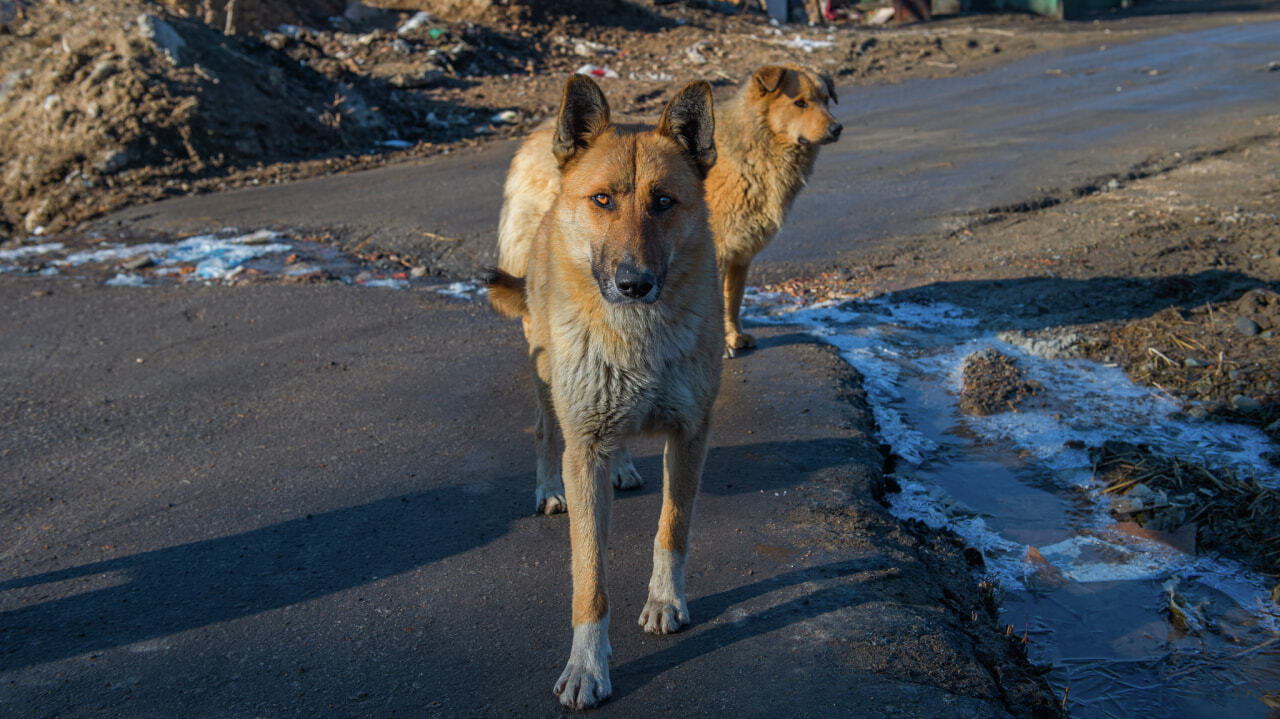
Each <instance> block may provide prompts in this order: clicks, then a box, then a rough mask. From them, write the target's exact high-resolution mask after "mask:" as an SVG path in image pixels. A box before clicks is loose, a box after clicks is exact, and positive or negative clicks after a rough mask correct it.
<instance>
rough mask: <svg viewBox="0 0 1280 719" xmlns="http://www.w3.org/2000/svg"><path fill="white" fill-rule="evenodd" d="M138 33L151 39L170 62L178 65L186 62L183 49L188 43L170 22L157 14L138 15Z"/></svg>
mask: <svg viewBox="0 0 1280 719" xmlns="http://www.w3.org/2000/svg"><path fill="white" fill-rule="evenodd" d="M138 34H139V35H141V36H142V37H143V39H145V40H148V41H150V42H151V44H152V45H154V46H155V48H156V49H157V50H159V51H160V52H161V54H163V55H164V56H165V57H166V58H168V60H169V62H171V63H173V64H174V65H178V66H181V65H184V64H186V63H185V59H186V58H185V55H184V52H183V50H184V49H185V48H186V46H187V43H186V41H185V40H183V39H182V36H181V35H179V34H178V31H177V30H175V29H173V26H172V25H170V24H169V23H167V22H165V21H164V20H161V19H160V18H158V17H156V16H155V15H151V14H149V13H142V14H141V15H139V16H138Z"/></svg>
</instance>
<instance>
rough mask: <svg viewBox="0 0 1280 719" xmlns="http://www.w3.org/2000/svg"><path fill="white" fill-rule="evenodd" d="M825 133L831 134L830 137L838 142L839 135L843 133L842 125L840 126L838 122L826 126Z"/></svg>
mask: <svg viewBox="0 0 1280 719" xmlns="http://www.w3.org/2000/svg"><path fill="white" fill-rule="evenodd" d="M827 132H828V133H830V134H831V137H833V138H835V139H837V140H838V139H840V133H841V132H844V125H841V124H840V123H838V122H833V123H831V124H830V125H827Z"/></svg>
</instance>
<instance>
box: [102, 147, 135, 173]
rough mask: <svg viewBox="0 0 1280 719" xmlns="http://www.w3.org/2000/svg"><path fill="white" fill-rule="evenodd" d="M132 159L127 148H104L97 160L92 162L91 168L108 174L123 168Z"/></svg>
mask: <svg viewBox="0 0 1280 719" xmlns="http://www.w3.org/2000/svg"><path fill="white" fill-rule="evenodd" d="M132 161H133V153H131V152H129V151H128V150H120V149H111V150H104V151H103V152H102V154H101V155H99V156H98V161H97V162H95V163H94V165H93V169H95V170H97V171H98V172H101V173H102V174H104V175H110V174H113V173H116V172H119V171H120V170H122V169H124V168H125V166H126V165H128V164H129V163H130V162H132Z"/></svg>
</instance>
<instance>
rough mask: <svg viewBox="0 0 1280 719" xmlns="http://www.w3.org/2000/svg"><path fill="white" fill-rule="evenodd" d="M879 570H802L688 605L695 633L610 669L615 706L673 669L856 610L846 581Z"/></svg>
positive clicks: (839, 566)
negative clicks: (775, 597) (741, 607)
mask: <svg viewBox="0 0 1280 719" xmlns="http://www.w3.org/2000/svg"><path fill="white" fill-rule="evenodd" d="M883 565H884V558H883V557H878V556H875V557H864V558H858V559H849V560H844V561H840V562H833V563H830V564H823V565H818V566H814V567H806V568H803V569H796V570H794V571H791V572H787V573H785V574H780V575H777V576H774V577H770V578H768V579H762V580H760V581H758V582H755V583H753V584H747V585H743V586H739V587H734V588H732V589H727V590H725V591H722V592H717V593H715V594H711V595H708V596H705V597H699V598H698V599H695V600H693V601H691V602H690V603H689V614H690V615H691V616H692V617H693V618H694V621H695V625H694V627H695V631H693V632H689V631H688V630H686V632H685V633H681V634H678V635H675V636H673V637H669V639H671V640H672V641H671V643H670V644H669V645H668V646H666V647H665V648H663V649H660V650H658V651H656V652H653V653H651V654H647V655H645V656H643V657H638V658H636V659H633V660H631V661H629V662H627V663H626V664H623V665H621V666H617V667H614V668H613V669H612V670H611V675H612V680H613V690H614V691H613V701H618V700H620V699H622V698H624V697H626V696H627V695H629V694H631V693H633V692H636V691H638V690H640V689H641V688H643V687H644V686H645V685H647V684H648V683H649V682H651V681H653V680H654V679H656V678H657V677H658V676H660V675H661V674H663V673H664V672H666V671H668V670H670V669H671V668H672V667H675V666H679V665H680V664H683V663H685V662H689V661H693V660H695V659H697V658H698V657H701V656H704V655H706V654H710V653H712V652H715V651H717V650H720V649H723V648H725V647H727V646H730V645H733V644H736V643H738V642H741V641H744V640H747V639H750V638H752V637H756V636H760V635H763V634H768V633H770V632H773V631H776V630H778V629H782V628H784V627H787V626H790V625H793V624H798V623H800V622H804V621H806V620H809V619H814V618H816V617H819V616H822V615H824V614H828V613H830V612H832V611H835V610H838V609H844V608H848V607H853V606H857V605H858V604H859V603H860V598H861V594H862V592H861V591H860V585H861V582H858V581H853V580H850V579H849V577H850V575H853V574H857V573H859V572H866V571H869V570H875V569H880V568H883ZM811 582H823V583H824V586H823V587H822V588H820V589H818V590H816V591H813V592H809V593H806V594H803V595H801V596H798V597H794V598H792V599H789V600H787V601H784V602H781V603H779V604H776V605H774V606H772V607H769V608H767V609H764V610H762V611H758V612H754V613H751V614H748V615H746V616H744V617H742V618H740V619H734V620H732V621H721V622H718V623H717V622H715V620H716V619H718V618H719V617H721V616H723V615H724V614H725V613H727V612H728V611H729V610H730V609H731V608H732V607H734V606H735V605H738V604H742V603H743V602H748V601H750V600H752V599H756V598H758V597H761V596H763V595H765V594H768V593H771V592H776V591H779V590H783V589H786V588H788V587H794V586H796V585H800V584H804V583H811ZM709 624H710V625H713V626H710V627H709V628H707V629H704V630H702V631H696V628H697V626H698V625H703V626H706V625H709Z"/></svg>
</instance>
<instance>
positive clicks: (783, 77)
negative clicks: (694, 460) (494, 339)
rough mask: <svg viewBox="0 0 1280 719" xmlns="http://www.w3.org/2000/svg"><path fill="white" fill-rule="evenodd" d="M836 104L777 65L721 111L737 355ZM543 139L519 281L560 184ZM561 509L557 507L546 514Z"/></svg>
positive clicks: (515, 242)
mask: <svg viewBox="0 0 1280 719" xmlns="http://www.w3.org/2000/svg"><path fill="white" fill-rule="evenodd" d="M835 100H836V93H835V87H834V86H833V85H832V82H831V79H830V78H828V77H826V76H824V75H819V74H817V73H814V72H811V71H808V70H805V69H803V68H801V67H799V66H798V65H785V66H781V65H771V66H768V67H762V68H760V69H759V70H757V71H756V72H755V74H754V75H752V76H751V79H750V80H748V81H747V83H746V84H745V85H743V87H742V88H741V89H740V90H739V91H738V92H737V94H736V95H735V96H734V97H733V98H731V99H730V100H729V102H728V103H725V104H722V105H721V106H720V108H719V109H718V110H717V112H716V115H717V117H716V149H717V158H718V159H717V161H716V163H715V165H714V166H713V167H712V168H711V169H710V171H709V172H708V174H707V179H706V190H707V206H708V207H709V208H710V211H711V230H712V234H713V235H714V236H715V242H716V259H717V262H718V263H719V266H720V272H721V277H722V279H723V282H724V291H723V302H724V340H725V355H726V356H728V357H733V356H734V355H735V354H736V353H737V351H738V350H740V349H744V348H748V347H754V346H755V338H754V337H752V336H751V335H749V334H746V333H745V332H743V331H742V324H741V320H740V319H739V315H740V313H741V310H742V293H743V290H744V289H745V287H746V280H747V269H748V268H749V267H750V265H751V260H752V258H754V257H755V256H756V255H757V254H758V253H759V252H760V251H761V250H763V249H764V248H765V247H766V246H767V245H768V244H769V242H771V241H772V240H773V236H774V235H775V234H777V232H778V228H780V227H781V226H782V222H783V220H785V219H786V216H787V211H788V210H790V209H791V203H792V202H794V201H795V199H796V195H798V194H799V193H800V189H801V188H802V187H804V184H805V180H806V179H807V178H808V177H809V175H810V173H812V172H813V163H814V160H816V159H817V157H818V146H819V145H824V144H827V143H830V142H835V141H836V139H837V138H839V137H840V132H841V130H842V129H843V128H842V127H841V125H840V124H839V123H837V122H836V121H835V118H833V117H832V116H831V113H830V112H829V111H828V110H827V104H828V101H835ZM536 137H537V135H535V136H534V138H536ZM534 138H530V140H529V142H526V143H525V145H524V147H522V148H520V151H519V152H518V153H517V154H516V157H515V159H514V160H512V162H511V172H510V174H508V175H507V186H506V190H505V202H504V204H503V206H502V217H501V219H500V221H499V225H498V248H499V257H500V259H499V264H498V266H499V268H500V269H502V270H504V271H506V272H508V273H510V274H513V275H516V276H519V275H521V274H522V273H523V272H524V267H525V265H526V264H527V263H528V258H529V246H530V238H531V237H532V233H531V232H529V230H528V228H529V227H530V226H533V225H536V224H537V222H538V221H540V220H541V219H542V216H543V215H544V214H545V213H546V211H547V208H548V207H550V206H551V203H552V201H553V200H554V198H555V196H556V193H557V192H558V191H559V187H560V176H559V173H558V172H557V171H556V167H555V165H554V164H553V163H550V162H549V161H547V160H546V159H545V158H546V155H547V153H546V151H545V150H544V149H542V148H537V149H535V148H533V147H532V146H531V144H532V143H533V142H534ZM541 142H542V143H543V144H545V143H546V142H547V140H546V139H543V140H542V141H541ZM621 452H623V453H625V452H626V450H625V449H624V450H621ZM618 460H619V461H618V462H617V471H616V473H615V475H614V477H613V482H614V486H616V487H619V488H629V487H632V486H639V485H640V478H639V475H637V474H636V473H635V469H634V467H632V465H631V462H630V458H629V457H627V456H626V455H625V454H621V455H619V457H618ZM550 501H553V502H554V499H553V500H550ZM562 509H563V508H560V507H557V506H555V505H554V504H553V505H551V506H550V507H549V508H547V509H546V511H548V512H551V511H562Z"/></svg>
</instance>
